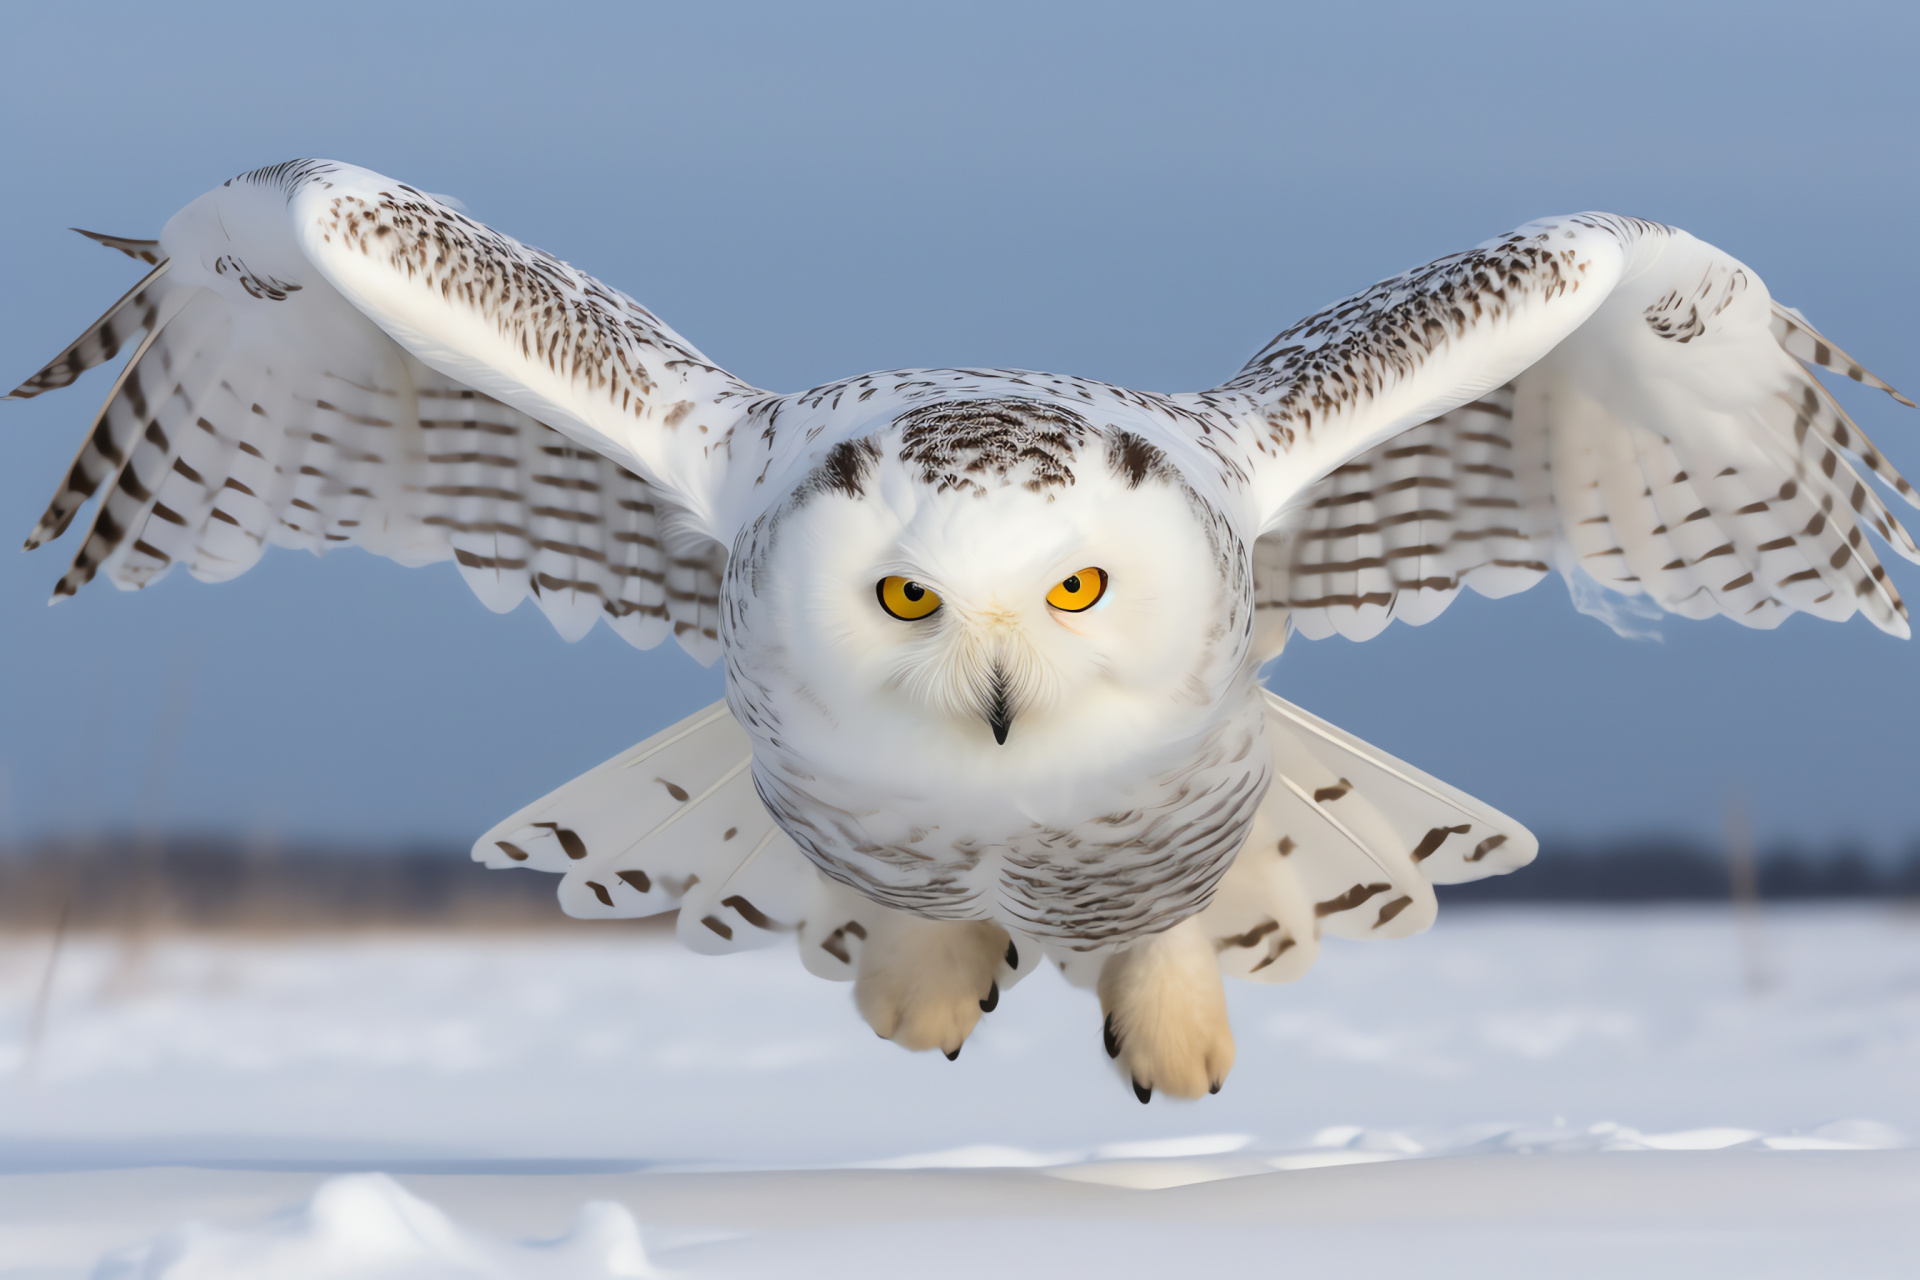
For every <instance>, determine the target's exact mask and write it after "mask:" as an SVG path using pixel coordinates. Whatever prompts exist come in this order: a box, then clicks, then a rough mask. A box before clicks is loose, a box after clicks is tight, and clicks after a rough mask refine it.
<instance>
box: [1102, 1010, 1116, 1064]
mask: <svg viewBox="0 0 1920 1280" xmlns="http://www.w3.org/2000/svg"><path fill="white" fill-rule="evenodd" d="M1100 1038H1101V1039H1102V1040H1103V1041H1105V1042H1106V1046H1107V1056H1108V1057H1109V1058H1117V1057H1119V1056H1120V1037H1119V1036H1117V1035H1115V1034H1113V1015H1112V1014H1108V1015H1107V1020H1106V1022H1104V1023H1102V1024H1101V1027H1100Z"/></svg>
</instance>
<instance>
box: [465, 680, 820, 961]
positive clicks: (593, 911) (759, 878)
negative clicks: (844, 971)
mask: <svg viewBox="0 0 1920 1280" xmlns="http://www.w3.org/2000/svg"><path fill="white" fill-rule="evenodd" d="M751 764H752V748H751V746H750V744H749V742H748V739H747V735H746V732H745V731H744V730H742V729H741V728H740V726H739V724H738V723H737V722H736V721H735V720H734V718H733V715H732V713H731V712H729V711H728V710H727V706H726V704H725V703H724V702H716V703H714V704H713V705H712V706H709V707H706V708H703V709H702V710H700V711H697V712H695V713H694V714H693V715H691V716H688V717H687V718H686V719H685V720H682V721H680V722H679V723H678V724H675V725H672V726H670V727H669V728H667V729H664V730H662V731H661V732H660V733H657V734H655V735H654V736H653V737H651V738H648V739H647V740H646V741H645V742H642V743H640V744H639V745H638V746H635V747H631V748H629V749H628V750H626V751H623V752H621V753H620V754H619V755H617V756H615V757H614V758H613V759H611V760H609V761H607V762H606V763H605V764H602V765H600V766H599V767H597V768H595V769H593V770H591V771H589V772H587V773H585V774H582V775H581V776H580V777H578V778H575V779H574V780H573V781H572V782H569V783H567V784H566V785H565V786H563V787H560V788H559V789H558V790H556V791H554V792H552V793H551V794H549V795H547V796H544V797H542V798H541V799H539V800H536V801H535V802H534V803H532V804H530V805H528V806H527V807H526V808H524V809H522V810H521V811H520V812H518V813H516V814H514V815H513V816H512V817H510V818H508V819H507V820H506V821H505V822H502V823H500V824H499V825H498V826H496V827H495V828H494V829H493V830H491V831H489V832H487V834H486V835H484V836H482V837H481V838H480V840H479V842H478V843H477V844H475V845H474V850H473V856H474V859H475V860H476V861H478V862H483V863H485V864H486V865H488V866H490V867H495V868H503V867H526V868H529V869H531V870H535V871H548V872H555V873H558V874H560V875H562V876H563V877H564V878H563V879H562V880H561V882H560V890H559V896H560V905H561V908H562V909H563V910H564V911H566V913H567V914H568V915H571V916H577V917H580V918H582V919H590V920H591V919H602V920H613V919H630V918H634V917H639V916H650V915H657V914H659V913H660V912H663V911H672V910H675V909H678V910H679V912H680V920H679V925H678V931H679V936H680V940H681V941H682V942H683V943H685V944H686V945H687V946H688V947H689V948H691V949H692V950H695V951H701V952H707V953H721V952H728V951H739V950H744V949H747V948H751V947H757V946H768V945H771V944H772V943H774V942H777V941H779V940H780V939H781V938H782V937H785V936H788V935H791V934H792V933H794V932H796V931H797V930H799V929H800V927H801V925H802V923H803V922H804V921H805V920H806V919H807V916H808V910H809V905H810V903H811V901H812V895H814V894H815V893H816V891H817V890H816V886H817V883H818V881H819V879H820V877H819V875H818V873H817V872H815V871H814V869H813V866H812V864H811V863H809V862H808V861H807V860H806V857H805V855H803V854H802V853H801V852H800V850H799V848H798V847H797V846H796V845H795V844H794V843H793V841H792V840H791V839H789V838H788V837H787V835H786V833H785V832H783V831H781V830H780V829H779V827H777V826H776V825H775V824H774V821H773V817H772V815H770V814H769V813H768V812H767V810H766V806H764V805H762V804H761V803H760V798H759V796H758V794H756V793H755V791H754V787H753V776H752V773H751V768H750V767H751Z"/></svg>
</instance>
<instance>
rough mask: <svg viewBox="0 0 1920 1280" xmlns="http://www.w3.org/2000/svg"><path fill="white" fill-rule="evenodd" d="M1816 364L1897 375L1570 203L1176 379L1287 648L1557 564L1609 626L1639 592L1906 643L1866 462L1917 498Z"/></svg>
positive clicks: (1750, 282)
mask: <svg viewBox="0 0 1920 1280" xmlns="http://www.w3.org/2000/svg"><path fill="white" fill-rule="evenodd" d="M1820 368H1824V369H1828V370H1831V371H1833V372H1835V373H1839V374H1843V375H1844V376H1847V377H1850V378H1852V379H1853V380H1855V381H1858V382H1863V383H1866V384H1868V385H1871V386H1876V387H1879V388H1880V389H1881V390H1884V391H1887V392H1889V394H1894V393H1893V392H1892V389H1891V388H1890V387H1887V385H1886V384H1885V383H1883V382H1881V381H1880V380H1879V379H1878V378H1875V377H1874V376H1873V375H1871V374H1869V373H1867V372H1866V371H1865V370H1864V369H1863V368H1861V367H1860V365H1859V363H1858V362H1857V361H1854V360H1853V359H1852V358H1851V357H1849V356H1847V355H1846V353H1845V352H1843V351H1841V350H1840V349H1839V348H1838V347H1836V346H1835V345H1834V344H1833V343H1832V342H1830V341H1829V340H1828V339H1826V338H1825V337H1824V336H1823V335H1821V334H1820V333H1818V332H1817V331H1816V330H1815V329H1814V328H1813V327H1812V326H1811V325H1810V324H1808V323H1807V321H1806V319H1805V318H1804V317H1803V316H1801V315H1800V314H1799V313H1798V312H1796V311H1793V310H1791V309H1790V308H1787V307H1784V306H1781V305H1780V304H1778V303H1776V302H1775V301H1774V300H1773V299H1772V297H1771V296H1770V295H1769V293H1768V291H1767V289H1766V286H1765V285H1764V284H1763V283H1762V282H1761V280H1760V278H1759V276H1758V275H1757V274H1755V273H1754V272H1753V271H1752V270H1751V269H1750V268H1748V267H1746V266H1745V265H1743V264H1742V263H1740V262H1738V261H1736V260H1735V259H1734V258H1732V257H1731V256H1729V255H1728V254H1726V253H1724V252H1722V251H1720V250H1718V249H1716V248H1714V247H1713V246H1711V245H1708V244H1704V243H1702V242H1700V241H1699V240H1696V239H1694V238H1693V237H1692V236H1689V235H1687V234H1686V233H1685V232H1682V231H1678V230H1676V229H1674V228H1671V227H1664V226H1660V225H1658V224H1655V223H1649V222H1642V221H1639V220H1637V219H1631V218H1619V217H1615V216H1612V215H1608V214H1578V215H1574V216H1572V217H1566V218H1558V219H1546V220H1543V221H1540V222H1536V223H1531V224H1528V225H1527V226H1525V227H1522V228H1520V229H1519V230H1517V231H1515V232H1513V233H1511V234H1509V235H1506V236H1502V237H1500V238H1498V239H1496V240H1491V241H1488V242H1487V243H1485V244H1483V245H1481V246H1479V247H1478V248H1476V249H1473V250H1469V251H1467V252H1466V253H1460V254H1454V255H1451V256H1449V257H1446V258H1442V259H1440V260H1438V261H1436V262H1434V263H1431V264H1429V265H1427V266H1425V267H1420V268H1417V269H1415V270H1413V271H1409V272H1406V273H1404V274H1402V275H1399V276H1395V277H1393V278H1391V279H1389V280H1385V281H1382V282H1381V283H1379V284H1377V285H1375V286H1374V287H1372V288H1371V289H1368V290H1366V291H1365V292H1363V293H1360V294H1357V295H1355V296H1354V297H1353V298H1350V299H1347V300H1346V301H1345V302H1342V303H1339V304H1337V305H1335V306H1333V307H1330V308H1328V309H1327V310H1325V311H1323V312H1321V313H1319V314H1317V315H1314V316H1310V317H1308V318H1307V319H1306V320H1303V321H1301V322H1300V323H1298V324H1296V325H1294V326H1293V327H1291V328H1289V329H1287V330H1286V331H1284V332H1283V333H1282V334H1280V336H1279V337H1277V338H1275V339H1274V341H1273V342H1272V343H1270V344H1269V345H1268V347H1267V348H1266V349H1265V350H1263V351H1262V352H1261V353H1260V354H1259V355H1257V356H1256V357H1254V359H1253V360H1252V361H1250V362H1249V363H1248V364H1247V366H1246V368H1245V369H1243V370H1242V371H1241V373H1240V374H1239V375H1237V376H1236V377H1235V378H1233V379H1232V380H1230V381H1229V382H1227V383H1225V384H1223V385H1222V386H1220V387H1218V388H1215V389H1214V390H1213V391H1210V392H1203V393H1200V394H1198V395H1196V396H1191V397H1178V399H1184V400H1188V401H1191V402H1192V403H1193V404H1194V405H1195V406H1196V407H1200V408H1203V409H1206V410H1208V411H1209V412H1210V413H1211V414H1212V416H1213V422H1214V423H1215V424H1217V425H1215V426H1214V427H1213V428H1211V429H1210V430H1209V431H1208V432H1206V433H1203V435H1202V437H1201V438H1200V440H1199V443H1200V444H1201V445H1202V447H1204V448H1207V449H1209V450H1211V451H1212V453H1213V454H1214V456H1215V458H1216V459H1217V460H1218V462H1219V463H1220V464H1221V467H1222V470H1223V472H1224V473H1225V474H1226V475H1228V477H1229V478H1230V479H1232V480H1235V481H1237V483H1238V484H1239V486H1240V488H1241V491H1242V492H1243V493H1245V494H1246V495H1247V496H1248V497H1249V499H1250V506H1251V508H1252V510H1251V513H1250V514H1251V516H1252V518H1253V520H1254V521H1255V522H1256V523H1257V525H1258V532H1259V534H1260V537H1259V541H1258V543H1257V544H1256V550H1255V553H1254V560H1255V569H1256V583H1257V590H1258V592H1259V603H1260V605H1261V617H1262V622H1263V624H1264V625H1263V635H1262V637H1261V647H1262V651H1263V653H1265V654H1267V655H1269V656H1270V655H1271V654H1273V653H1276V652H1278V651H1279V647H1280V644H1281V643H1282V642H1283V641H1284V638H1285V635H1286V632H1287V629H1288V626H1289V624H1291V626H1292V628H1293V629H1295V630H1298V631H1301V632H1302V633H1304V634H1307V635H1309V636H1322V635H1330V634H1334V633H1338V634H1341V635H1345V636H1347V637H1349V638H1352V639H1366V638H1367V637H1369V636H1372V635H1374V634H1377V633H1378V632H1379V631H1380V630H1381V629H1382V628H1383V627H1385V626H1386V625H1387V623H1388V622H1389V621H1391V620H1392V619H1394V618H1396V617H1397V618H1400V619H1402V620H1404V621H1407V622H1409V623H1413V624H1418V623H1421V622H1424V621H1426V620H1428V619H1430V618H1432V617H1434V616H1435V615H1437V614H1438V613H1439V612H1440V611H1441V610H1442V609H1444V608H1445V607H1446V606H1447V604H1448V603H1450V602H1451V601H1452V600H1453V599H1454V598H1455V596H1456V595H1457V594H1458V592H1459V589H1460V588H1461V587H1462V586H1470V587H1473V588H1474V589H1475V590H1478V591H1480V592H1481V593H1483V594H1486V595H1493V596H1499V595H1506V594H1508V593H1510V592H1513V591H1518V590H1521V589H1523V588H1525V587H1527V586H1530V585H1532V584H1533V583H1534V582H1536V581H1538V580H1539V579H1540V578H1541V577H1542V576H1544V575H1545V574H1546V573H1548V572H1549V571H1550V570H1555V569H1558V570H1560V571H1561V572H1562V573H1564V574H1566V576H1567V578H1568V581H1569V585H1570V586H1571V587H1573V588H1574V590H1575V598H1576V601H1579V602H1581V603H1582V607H1583V608H1585V609H1587V610H1588V611H1590V612H1596V613H1599V614H1601V616H1603V617H1605V616H1608V615H1609V614H1610V613H1611V614H1612V615H1613V617H1612V620H1613V621H1614V622H1615V623H1616V625H1617V626H1625V625H1626V622H1625V620H1624V619H1623V614H1624V613H1625V612H1626V611H1627V609H1630V608H1631V605H1630V604H1629V605H1627V609H1623V608H1622V603H1623V602H1621V601H1620V600H1619V597H1620V596H1625V597H1637V598H1638V600H1639V602H1640V603H1641V604H1642V605H1643V606H1646V607H1649V608H1648V611H1649V612H1658V611H1661V610H1664V611H1666V612H1670V613H1676V614H1680V615H1682V616H1685V617H1694V618H1701V617H1708V616H1713V615H1720V616H1724V617H1728V618H1731V619H1732V620H1734V621H1736V622H1739V623H1741V624H1742V625H1745V626H1750V627H1774V626H1778V625H1779V624H1780V623H1781V622H1782V621H1784V620H1785V619H1786V618H1787V617H1788V616H1789V615H1791V614H1793V613H1795V612H1804V613H1810V614H1813V615H1814V616H1816V617H1821V618H1828V619H1833V620H1843V619H1845V618H1848V617H1851V616H1852V615H1853V614H1854V613H1855V612H1861V613H1864V614H1866V615H1867V617H1868V618H1869V619H1870V620H1872V622H1873V623H1874V624H1875V625H1876V626H1878V627H1879V628H1881V629H1882V630H1884V631H1888V632H1890V633H1892V634H1895V635H1900V636H1905V635H1906V634H1908V623H1907V614H1906V608H1905V606H1904V605H1903V604H1902V603H1901V600H1900V597H1899V595H1898V593H1897V592H1896V591H1895V590H1894V587H1893V584H1892V583H1891V582H1889V581H1888V580H1887V576H1886V570H1885V568H1884V567H1883V566H1882V565H1881V564H1880V563H1879V561H1878V559H1877V558H1876V557H1875V554H1874V550H1873V547H1872V546H1871V545H1870V543H1869V542H1868V541H1867V538H1866V534H1867V533H1868V532H1869V531H1871V532H1873V533H1875V534H1878V535H1879V537H1880V538H1881V539H1883V540H1885V541H1886V542H1887V543H1888V544H1889V545H1890V546H1892V547H1893V549H1894V550H1895V551H1897V552H1898V553H1899V554H1901V555H1902V556H1905V557H1906V558H1908V559H1910V560H1920V547H1916V545H1915V543H1914V540H1913V539H1912V538H1911V537H1910V536H1909V535H1908V534H1907V532H1906V530H1905V529H1903V528H1901V526H1900V524H1899V522H1898V521H1897V520H1896V519H1895V518H1894V516H1893V514H1892V512H1891V511H1889V510H1888V508H1887V505H1886V503H1885V502H1884V501H1883V500H1882V497H1881V495H1880V494H1879V493H1878V492H1877V491H1876V490H1875V488H1874V487H1873V486H1872V485H1871V484H1870V483H1869V482H1868V481H1867V479H1866V478H1865V476H1864V474H1863V473H1864V472H1867V471H1870V472H1872V473H1873V474H1874V475H1875V476H1877V477H1878V478H1879V479H1880V480H1881V481H1883V482H1885V483H1886V485H1887V486H1888V487H1889V488H1891V489H1892V490H1894V491H1895V492H1896V493H1898V494H1899V495H1900V497H1902V498H1903V499H1905V500H1906V501H1907V502H1908V503H1909V504H1914V505H1920V502H1917V501H1916V495H1915V493H1914V490H1913V488H1912V486H1910V485H1909V484H1908V483H1907V482H1906V481H1905V480H1904V479H1902V478H1901V477H1900V475H1899V474H1898V473H1897V472H1896V471H1895V470H1894V469H1893V467H1892V466H1890V465H1889V464H1888V463H1887V462H1886V460H1885V458H1884V457H1883V456H1882V455H1881V454H1880V452H1879V451H1878V450H1877V449H1876V448H1875V447H1874V445H1873V443H1872V441H1870V440H1868V439H1867V437H1866V436H1865V435H1864V434H1863V433H1862V432H1861V431H1860V429H1859V427H1858V426H1857V425H1856V424H1855V423H1854V422H1853V421H1852V420H1851V419H1850V418H1849V417H1848V416H1847V414H1846V413H1845V411H1844V410H1842V409H1841V408H1840V406H1839V404H1838V403H1837V402H1836V401H1835V400H1834V399H1833V397H1832V395H1831V394H1830V393H1829V392H1828V391H1827V390H1826V388H1825V387H1824V386H1823V385H1822V384H1821V383H1820V381H1819V380H1818V378H1817V377H1816V376H1815V375H1814V370H1815V369H1820ZM1895 398H1896V399H1901V400H1903V402H1906V401H1904V397H1899V396H1897V395H1896V396H1895ZM1906 403H1910V402H1906ZM1222 428H1224V429H1222ZM1603 587H1604V588H1606V589H1608V592H1611V593H1617V594H1615V595H1608V594H1607V593H1603V592H1602V591H1601V590H1600V588H1603Z"/></svg>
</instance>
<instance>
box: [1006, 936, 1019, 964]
mask: <svg viewBox="0 0 1920 1280" xmlns="http://www.w3.org/2000/svg"><path fill="white" fill-rule="evenodd" d="M1019 967H1020V950H1019V948H1017V947H1015V946H1014V945H1013V943H1012V942H1011V941H1009V942H1008V943H1007V968H1009V969H1018V968H1019Z"/></svg>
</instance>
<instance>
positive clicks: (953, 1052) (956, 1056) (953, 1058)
mask: <svg viewBox="0 0 1920 1280" xmlns="http://www.w3.org/2000/svg"><path fill="white" fill-rule="evenodd" d="M966 1047H967V1046H966V1041H964V1040H963V1041H961V1042H960V1043H959V1044H957V1045H955V1046H953V1048H951V1049H942V1050H941V1051H940V1052H942V1053H944V1054H946V1055H947V1061H948V1062H958V1061H959V1060H960V1051H961V1050H962V1049H964V1048H966Z"/></svg>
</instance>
